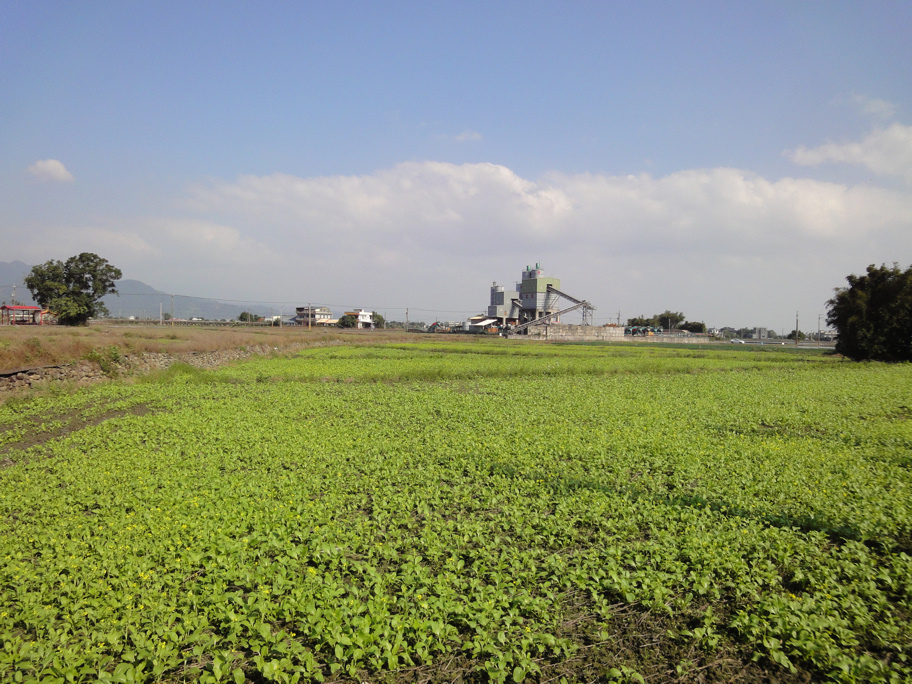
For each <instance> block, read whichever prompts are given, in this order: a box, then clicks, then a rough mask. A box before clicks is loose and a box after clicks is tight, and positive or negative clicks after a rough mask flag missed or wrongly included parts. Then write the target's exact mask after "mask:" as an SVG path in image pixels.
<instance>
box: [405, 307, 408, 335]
mask: <svg viewBox="0 0 912 684" xmlns="http://www.w3.org/2000/svg"><path fill="white" fill-rule="evenodd" d="M405 332H408V307H405Z"/></svg>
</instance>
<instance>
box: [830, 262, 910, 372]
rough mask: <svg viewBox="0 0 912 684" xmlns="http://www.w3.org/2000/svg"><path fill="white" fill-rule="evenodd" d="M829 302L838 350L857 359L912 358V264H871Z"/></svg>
mask: <svg viewBox="0 0 912 684" xmlns="http://www.w3.org/2000/svg"><path fill="white" fill-rule="evenodd" d="M846 282H847V283H848V287H841V288H837V289H836V294H835V296H834V297H833V298H832V299H831V300H829V301H828V302H827V306H828V308H829V310H828V313H827V324H828V325H831V326H833V327H834V328H835V329H836V332H837V335H838V337H837V339H836V351H837V352H839V353H840V354H842V355H844V356H847V357H849V358H850V359H854V360H856V361H862V360H868V359H870V360H872V361H912V266H910V267H909V268H907V269H906V270H905V271H902V270H900V268H899V265H898V264H896V263H894V264H893V265H892V266H887V265H886V264H884V265H881V266H879V267H878V266H875V265H874V264H871V265H870V266H868V268H867V272H866V273H865V274H864V275H854V274H853V275H850V276H846Z"/></svg>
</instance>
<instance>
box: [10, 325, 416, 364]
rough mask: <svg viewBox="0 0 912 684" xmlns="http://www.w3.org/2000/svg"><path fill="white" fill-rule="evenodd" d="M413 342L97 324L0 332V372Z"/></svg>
mask: <svg viewBox="0 0 912 684" xmlns="http://www.w3.org/2000/svg"><path fill="white" fill-rule="evenodd" d="M405 339H410V340H414V339H415V334H414V333H412V334H406V333H404V332H401V331H386V330H377V331H366V330H358V331H356V330H337V329H331V330H310V331H308V330H307V329H306V328H288V327H285V328H197V327H193V328H191V327H178V326H175V327H173V328H172V327H169V326H158V325H149V326H139V325H133V326H129V327H119V326H112V325H104V324H96V325H92V326H88V327H83V328H71V327H65V326H57V325H49V326H2V327H0V372H2V371H7V370H13V369H19V368H33V367H38V366H50V365H57V364H66V363H72V362H74V361H78V360H80V359H84V358H86V357H87V356H89V355H90V354H91V353H92V352H100V351H110V350H111V349H112V348H116V349H117V351H118V352H119V353H120V355H129V354H141V353H143V352H156V353H159V352H165V353H173V354H180V353H187V352H212V351H222V350H226V349H242V348H246V347H254V346H259V345H269V346H272V347H278V348H279V349H285V348H289V347H294V346H310V345H323V344H334V343H335V344H338V343H344V344H358V343H363V342H368V341H370V342H377V341H389V342H394V341H399V340H405Z"/></svg>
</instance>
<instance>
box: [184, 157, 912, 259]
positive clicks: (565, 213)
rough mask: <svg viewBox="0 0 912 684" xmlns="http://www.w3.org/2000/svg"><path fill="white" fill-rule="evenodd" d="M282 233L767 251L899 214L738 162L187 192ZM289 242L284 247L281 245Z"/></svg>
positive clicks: (468, 169) (873, 196)
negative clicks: (534, 176) (671, 169)
mask: <svg viewBox="0 0 912 684" xmlns="http://www.w3.org/2000/svg"><path fill="white" fill-rule="evenodd" d="M194 206H195V207H196V208H197V209H198V210H202V211H215V212H219V213H224V212H229V213H234V214H237V215H239V216H240V215H243V216H245V219H244V220H245V221H247V222H253V223H255V224H256V225H258V226H264V225H269V226H271V228H270V230H271V231H272V232H273V233H275V234H276V235H281V236H283V238H291V237H292V236H297V237H298V239H304V240H306V242H307V243H308V244H309V245H320V246H323V247H329V246H330V245H333V244H338V242H339V241H340V240H341V241H345V243H346V245H347V248H348V249H349V250H357V249H359V248H360V246H363V248H364V249H375V248H379V247H382V248H383V249H385V250H395V249H401V250H408V249H411V248H413V247H415V246H419V247H421V248H422V249H426V250H428V251H429V252H440V253H447V254H466V255H471V254H476V253H478V252H484V251H489V250H491V249H509V248H510V247H511V246H530V247H534V248H538V249H540V248H544V247H549V248H550V247H553V246H555V245H558V244H560V243H561V242H563V241H568V240H572V241H574V242H576V243H585V244H589V245H591V246H592V247H593V248H594V249H596V250H626V249H633V250H635V251H636V252H637V253H643V252H644V251H645V252H657V253H661V252H667V251H668V250H670V249H673V250H676V251H679V252H696V251H700V252H707V253H714V254H722V253H726V254H738V253H740V252H741V251H742V250H745V249H748V250H751V251H754V250H764V251H775V250H776V249H781V248H782V245H783V243H784V242H788V243H795V242H799V241H801V242H806V243H807V242H813V241H816V240H828V241H832V240H837V241H839V240H842V241H846V240H849V241H851V240H854V239H856V238H857V237H858V235H859V233H860V232H864V231H876V230H878V229H880V228H881V227H883V226H889V225H894V224H895V223H896V222H903V221H909V220H912V206H910V203H909V198H908V197H907V196H905V195H897V194H895V193H890V192H888V191H885V190H881V189H878V188H870V187H854V188H853V187H848V186H844V185H839V184H834V183H823V182H819V181H814V180H810V179H795V178H784V179H781V180H778V181H770V180H767V179H765V178H762V177H760V176H758V175H756V174H753V173H750V172H745V171H742V170H738V169H730V168H717V169H698V170H689V171H681V172H679V173H675V174H671V175H668V176H665V177H661V178H653V177H652V176H650V175H648V174H643V175H638V176H623V177H622V176H602V175H591V174H580V175H561V174H552V175H551V176H548V177H546V178H545V179H542V180H540V181H538V182H534V181H530V180H526V179H523V178H521V177H519V176H518V175H516V174H515V173H514V172H513V171H511V170H510V169H508V168H506V167H504V166H499V165H495V164H463V165H455V164H446V163H441V162H408V163H403V164H399V165H397V166H395V167H393V168H391V169H385V170H381V171H378V172H376V173H374V174H371V175H366V176H335V177H325V178H298V177H294V176H288V175H283V174H274V175H271V176H245V177H242V178H240V179H238V180H237V181H236V182H233V183H231V182H218V183H215V184H214V185H212V186H210V187H208V188H204V189H198V190H197V191H196V192H195V200H194ZM289 246H290V248H291V249H293V250H294V249H295V246H294V244H293V243H292V244H289Z"/></svg>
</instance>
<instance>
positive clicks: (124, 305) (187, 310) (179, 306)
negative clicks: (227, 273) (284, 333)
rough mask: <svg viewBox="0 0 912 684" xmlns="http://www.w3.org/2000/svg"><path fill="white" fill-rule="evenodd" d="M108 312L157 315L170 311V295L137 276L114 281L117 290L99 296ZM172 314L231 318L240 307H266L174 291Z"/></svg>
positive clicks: (261, 311) (263, 312) (264, 312)
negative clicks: (104, 295)
mask: <svg viewBox="0 0 912 684" xmlns="http://www.w3.org/2000/svg"><path fill="white" fill-rule="evenodd" d="M101 301H102V302H103V303H104V305H105V306H106V307H108V311H109V312H110V313H111V316H114V317H117V318H125V317H127V316H136V317H137V318H154V319H157V318H158V316H159V313H163V314H165V313H168V314H170V313H171V307H172V299H171V295H170V294H169V293H167V292H162V291H161V290H156V289H154V288H152V287H150V286H149V285H146V284H145V283H144V282H142V281H140V280H127V279H124V280H119V281H117V294H116V295H108V296H107V297H103V298H102V300H101ZM173 306H174V317H175V318H185V319H186V318H207V319H222V318H225V319H229V320H230V319H232V318H237V317H238V315H239V314H240V313H241V312H242V311H249V312H250V313H254V314H257V315H258V316H268V315H269V313H270V312H269V309H268V308H267V307H263V306H256V305H248V304H230V303H226V302H219V301H215V300H212V299H202V298H199V297H186V296H184V295H174V300H173Z"/></svg>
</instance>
